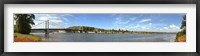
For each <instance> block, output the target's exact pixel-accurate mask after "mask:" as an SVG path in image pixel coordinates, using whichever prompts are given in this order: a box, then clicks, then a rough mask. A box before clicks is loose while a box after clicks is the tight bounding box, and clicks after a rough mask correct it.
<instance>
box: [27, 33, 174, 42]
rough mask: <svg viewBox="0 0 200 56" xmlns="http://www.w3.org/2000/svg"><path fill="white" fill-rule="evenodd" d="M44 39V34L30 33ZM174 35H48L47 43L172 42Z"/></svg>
mask: <svg viewBox="0 0 200 56" xmlns="http://www.w3.org/2000/svg"><path fill="white" fill-rule="evenodd" d="M31 34H33V35H37V36H41V37H42V38H43V39H45V38H44V33H31ZM175 37H176V34H103V33H50V34H49V40H46V41H47V42H174V40H175Z"/></svg>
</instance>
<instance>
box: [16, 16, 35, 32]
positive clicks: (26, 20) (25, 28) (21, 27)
mask: <svg viewBox="0 0 200 56" xmlns="http://www.w3.org/2000/svg"><path fill="white" fill-rule="evenodd" d="M14 19H15V21H16V32H17V33H21V34H29V33H30V31H31V25H34V22H33V20H34V19H35V16H34V15H33V14H15V15H14Z"/></svg>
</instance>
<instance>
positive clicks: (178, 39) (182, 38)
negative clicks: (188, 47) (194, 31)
mask: <svg viewBox="0 0 200 56" xmlns="http://www.w3.org/2000/svg"><path fill="white" fill-rule="evenodd" d="M181 24H182V25H181V27H180V29H182V31H180V32H178V33H177V34H176V40H175V41H176V42H185V41H186V15H184V16H183V21H182V23H181Z"/></svg>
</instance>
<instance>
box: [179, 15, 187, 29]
mask: <svg viewBox="0 0 200 56" xmlns="http://www.w3.org/2000/svg"><path fill="white" fill-rule="evenodd" d="M181 24H182V25H181V27H180V28H181V29H183V28H185V26H186V15H184V16H183V21H182V23H181Z"/></svg>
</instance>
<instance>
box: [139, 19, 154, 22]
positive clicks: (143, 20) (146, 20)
mask: <svg viewBox="0 0 200 56" xmlns="http://www.w3.org/2000/svg"><path fill="white" fill-rule="evenodd" d="M148 21H151V19H142V20H140V21H139V23H144V22H148Z"/></svg>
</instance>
